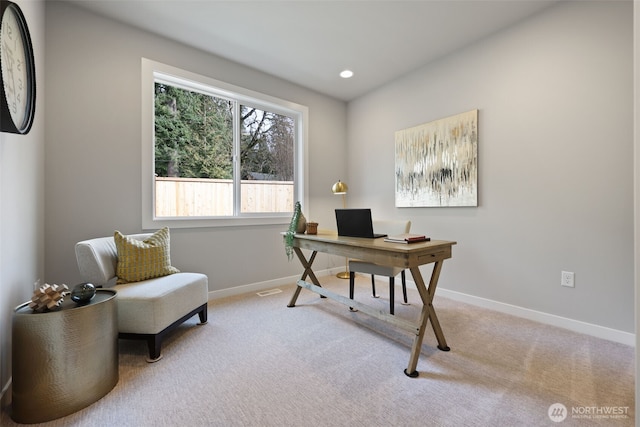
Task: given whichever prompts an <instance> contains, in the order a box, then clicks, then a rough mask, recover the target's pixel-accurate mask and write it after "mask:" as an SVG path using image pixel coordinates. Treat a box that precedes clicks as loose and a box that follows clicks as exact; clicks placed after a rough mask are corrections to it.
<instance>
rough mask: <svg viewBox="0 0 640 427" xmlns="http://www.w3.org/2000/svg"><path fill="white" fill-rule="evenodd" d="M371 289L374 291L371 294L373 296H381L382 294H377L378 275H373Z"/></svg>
mask: <svg viewBox="0 0 640 427" xmlns="http://www.w3.org/2000/svg"><path fill="white" fill-rule="evenodd" d="M371 291H372V292H373V293H372V294H371V296H372V297H373V298H380V295H377V294H376V276H374V275H373V274H372V275H371Z"/></svg>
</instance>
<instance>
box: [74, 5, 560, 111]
mask: <svg viewBox="0 0 640 427" xmlns="http://www.w3.org/2000/svg"><path fill="white" fill-rule="evenodd" d="M69 2H71V3H74V4H77V5H79V6H81V7H83V8H85V9H88V10H91V11H93V12H95V13H98V14H100V15H104V16H107V17H110V18H113V19H116V20H118V21H122V22H125V23H128V24H131V25H134V26H136V27H139V28H142V29H144V30H147V31H150V32H153V33H156V34H159V35H162V36H165V37H168V38H170V39H173V40H177V41H179V42H182V43H185V44H187V45H190V46H193V47H196V48H199V49H202V50H205V51H208V52H211V53H213V54H216V55H219V56H221V57H224V58H227V59H230V60H232V61H235V62H238V63H240V64H244V65H247V66H249V67H253V68H256V69H259V70H261V71H264V72H266V73H269V74H272V75H275V76H278V77H280V78H283V79H285V80H288V81H291V82H294V83H297V84H299V85H301V86H305V87H308V88H310V89H313V90H316V91H318V92H321V93H324V94H327V95H329V96H332V97H335V98H338V99H342V100H345V101H349V100H351V99H354V98H356V97H358V96H360V95H363V94H365V93H367V92H368V91H370V90H372V89H374V88H376V87H379V86H381V85H383V84H384V83H387V82H389V81H391V80H393V79H395V78H397V77H399V76H401V75H403V74H406V73H408V72H410V71H412V70H415V69H417V68H419V67H421V66H423V65H425V64H427V63H429V62H430V61H433V60H434V59H437V58H439V57H442V56H443V55H446V54H447V53H449V52H452V51H454V50H457V49H460V48H462V47H464V46H466V45H469V44H470V43H473V42H474V41H476V40H478V39H480V38H482V37H485V36H487V35H489V34H491V33H494V32H496V31H498V30H500V29H502V28H505V27H508V26H510V25H513V24H514V23H516V22H518V21H520V20H522V19H524V18H526V17H528V16H530V15H532V14H535V13H537V12H539V11H540V10H542V9H543V8H546V7H548V6H550V5H552V4H553V3H554V1H551V0H534V1H529V0H470V1H463V0H413V1H403V0H388V1H380V0H377V1H372V0H351V1H347V0H298V1H279V0H258V1H246V0H235V1H220V0H208V1H206V0H197V1H193V0H153V1H151V0H128V1H125V0H115V1H114V0H69ZM345 68H348V69H351V70H353V72H354V73H355V75H354V77H352V78H351V79H348V80H344V79H342V78H340V77H339V76H338V73H339V72H340V71H341V70H343V69H345Z"/></svg>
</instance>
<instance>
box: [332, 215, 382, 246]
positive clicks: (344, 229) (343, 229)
mask: <svg viewBox="0 0 640 427" xmlns="http://www.w3.org/2000/svg"><path fill="white" fill-rule="evenodd" d="M336 225H337V226H338V236H348V237H368V238H371V239H376V238H378V237H385V236H386V234H374V232H373V221H372V220H371V209H336Z"/></svg>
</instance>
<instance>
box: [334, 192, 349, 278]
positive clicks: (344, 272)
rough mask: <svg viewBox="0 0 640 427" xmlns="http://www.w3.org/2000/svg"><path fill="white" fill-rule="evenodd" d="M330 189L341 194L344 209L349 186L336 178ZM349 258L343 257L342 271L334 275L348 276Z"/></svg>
mask: <svg viewBox="0 0 640 427" xmlns="http://www.w3.org/2000/svg"><path fill="white" fill-rule="evenodd" d="M331 191H332V192H333V194H341V195H342V207H343V208H345V209H346V207H347V191H349V187H348V186H347V184H345V183H344V182H342V181H340V180H338V182H336V183H335V184H333V187H331ZM348 262H349V260H348V259H347V258H345V259H344V271H341V272H340V273H338V274H336V277H337V278H339V279H348V278H349V266H348Z"/></svg>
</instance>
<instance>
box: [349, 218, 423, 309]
mask: <svg viewBox="0 0 640 427" xmlns="http://www.w3.org/2000/svg"><path fill="white" fill-rule="evenodd" d="M373 230H374V231H375V232H376V233H384V234H388V235H390V236H392V235H396V234H402V233H409V232H410V230H411V221H404V220H403V221H392V220H384V221H383V220H377V221H373ZM356 273H365V274H370V275H371V290H372V297H374V298H379V297H380V296H379V295H377V294H376V282H375V276H376V275H378V276H386V277H388V278H389V304H390V308H389V312H390V313H391V314H393V306H394V299H395V298H394V289H395V277H396V276H397V275H398V274H400V277H401V280H402V295H403V297H404V303H403V304H405V305H406V304H409V303H408V302H407V282H406V277H405V271H404V269H403V268H400V267H388V266H384V265H378V264H374V263H372V262H367V261H360V260H349V298H351V299H353V294H354V286H355V276H356Z"/></svg>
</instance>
